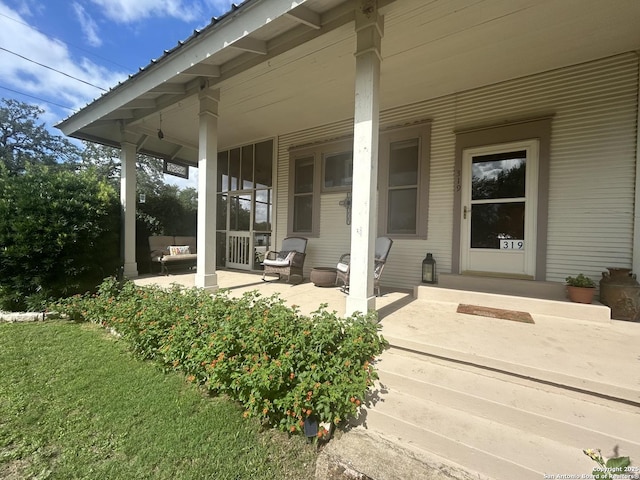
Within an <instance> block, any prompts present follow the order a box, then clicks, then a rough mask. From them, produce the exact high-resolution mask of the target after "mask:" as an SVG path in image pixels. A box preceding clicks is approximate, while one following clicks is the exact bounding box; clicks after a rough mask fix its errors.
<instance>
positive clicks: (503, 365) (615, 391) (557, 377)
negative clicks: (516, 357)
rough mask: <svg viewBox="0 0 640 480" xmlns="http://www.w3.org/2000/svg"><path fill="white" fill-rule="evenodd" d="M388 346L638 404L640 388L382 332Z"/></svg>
mask: <svg viewBox="0 0 640 480" xmlns="http://www.w3.org/2000/svg"><path fill="white" fill-rule="evenodd" d="M385 339H386V340H387V341H388V342H389V345H390V347H393V348H397V349H400V350H407V351H410V352H414V353H418V354H421V355H426V356H430V357H435V358H439V359H441V360H446V361H452V362H457V363H462V364H466V365H470V366H474V367H477V368H482V369H486V370H493V371H497V372H500V373H503V374H506V375H511V376H515V377H520V378H525V379H527V380H531V381H534V382H539V383H543V384H550V385H553V386H555V387H558V388H564V389H568V390H574V391H578V392H582V393H586V394H588V395H594V396H598V397H602V398H605V399H609V400H613V401H617V402H623V403H630V404H633V405H636V406H640V390H634V389H631V388H627V387H624V386H621V385H615V384H610V383H605V382H599V381H595V380H591V379H587V378H579V377H575V376H572V375H567V374H565V373H561V372H555V371H551V370H543V369H539V368H535V367H531V366H528V365H522V364H517V363H513V362H506V361H504V360H499V359H496V358H491V357H484V356H479V355H475V354H469V353H466V352H462V351H457V350H452V349H448V348H442V347H439V346H437V345H431V344H426V343H421V342H416V341H413V340H409V339H406V338H399V337H393V336H389V335H385Z"/></svg>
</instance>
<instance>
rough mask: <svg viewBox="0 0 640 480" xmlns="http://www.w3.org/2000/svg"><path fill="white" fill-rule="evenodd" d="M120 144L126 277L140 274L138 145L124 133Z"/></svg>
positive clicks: (123, 250) (122, 252) (124, 268)
mask: <svg viewBox="0 0 640 480" xmlns="http://www.w3.org/2000/svg"><path fill="white" fill-rule="evenodd" d="M123 137H125V138H124V140H123V141H122V143H121V144H120V164H121V166H120V203H121V206H122V212H121V222H122V228H121V233H120V236H121V240H120V242H121V260H122V261H123V275H124V276H125V277H126V278H135V277H137V276H138V264H137V263H136V156H137V148H138V147H137V145H136V143H135V142H134V141H132V140H133V139H132V138H131V136H130V135H126V134H123Z"/></svg>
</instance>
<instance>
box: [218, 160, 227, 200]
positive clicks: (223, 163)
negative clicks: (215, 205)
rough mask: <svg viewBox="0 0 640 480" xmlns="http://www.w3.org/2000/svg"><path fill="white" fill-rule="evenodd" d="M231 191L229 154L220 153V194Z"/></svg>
mask: <svg viewBox="0 0 640 480" xmlns="http://www.w3.org/2000/svg"><path fill="white" fill-rule="evenodd" d="M227 190H229V152H220V153H218V192H226V191H227Z"/></svg>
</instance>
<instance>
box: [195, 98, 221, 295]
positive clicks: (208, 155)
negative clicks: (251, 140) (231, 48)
mask: <svg viewBox="0 0 640 480" xmlns="http://www.w3.org/2000/svg"><path fill="white" fill-rule="evenodd" d="M198 100H199V102H200V113H199V117H200V118H199V128H200V129H199V145H198V260H197V271H196V279H195V284H196V287H200V288H204V289H206V290H209V291H212V292H214V291H216V290H217V289H218V275H217V274H216V200H217V198H216V197H217V192H216V188H217V185H216V172H217V169H218V104H219V103H220V90H218V89H215V90H213V89H210V88H204V89H203V90H202V91H201V92H200V93H199V94H198Z"/></svg>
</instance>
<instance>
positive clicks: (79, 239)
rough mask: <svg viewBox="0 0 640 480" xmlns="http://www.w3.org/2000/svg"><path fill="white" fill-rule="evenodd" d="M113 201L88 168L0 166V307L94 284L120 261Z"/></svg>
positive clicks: (34, 305)
mask: <svg viewBox="0 0 640 480" xmlns="http://www.w3.org/2000/svg"><path fill="white" fill-rule="evenodd" d="M118 231H119V204H118V197H117V194H116V192H115V191H114V190H113V188H112V187H111V186H110V185H108V184H107V183H106V182H104V181H101V180H100V179H98V177H97V176H96V175H95V173H94V172H93V171H91V170H86V171H82V172H74V171H71V170H65V169H61V168H55V167H46V166H42V165H40V166H38V165H27V168H26V171H25V172H24V173H21V174H19V175H10V174H9V173H8V171H7V170H6V169H5V168H3V167H2V165H0V245H2V248H0V309H6V310H25V309H30V310H40V309H42V308H43V305H44V304H45V301H46V300H47V299H48V298H51V297H53V298H59V297H62V296H68V295H72V294H74V293H78V292H85V291H87V290H93V289H95V287H96V286H97V285H98V284H99V283H100V282H101V281H102V279H103V278H104V277H106V276H108V275H111V274H113V273H115V271H116V269H117V266H118V263H119V254H118V248H119V241H118V235H119V233H118Z"/></svg>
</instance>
